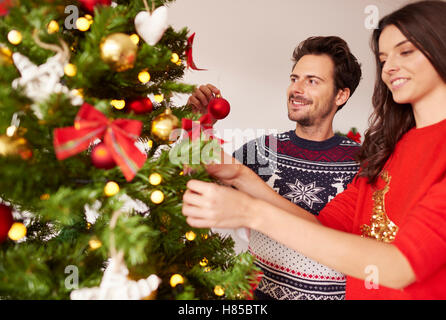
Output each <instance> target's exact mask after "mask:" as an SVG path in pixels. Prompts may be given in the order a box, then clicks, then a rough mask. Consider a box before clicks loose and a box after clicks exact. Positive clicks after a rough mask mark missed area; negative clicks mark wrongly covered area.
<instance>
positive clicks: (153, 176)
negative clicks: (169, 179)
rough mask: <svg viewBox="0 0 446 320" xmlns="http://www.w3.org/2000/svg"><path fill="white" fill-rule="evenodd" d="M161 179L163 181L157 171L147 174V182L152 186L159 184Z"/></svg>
mask: <svg viewBox="0 0 446 320" xmlns="http://www.w3.org/2000/svg"><path fill="white" fill-rule="evenodd" d="M161 181H163V177H161V175H160V174H159V173H156V172H155V173H152V174H151V175H150V176H149V183H150V184H151V185H152V186H157V185H159V184H160V183H161Z"/></svg>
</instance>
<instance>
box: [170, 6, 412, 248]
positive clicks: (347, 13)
mask: <svg viewBox="0 0 446 320" xmlns="http://www.w3.org/2000/svg"><path fill="white" fill-rule="evenodd" d="M405 3H408V1H405V0H336V1H335V0H276V1H271V0H269V1H267V0H177V1H176V2H175V3H174V4H172V5H170V6H169V19H170V24H172V25H173V26H174V27H175V28H177V29H178V28H182V27H188V28H189V30H190V31H191V33H192V32H196V36H195V43H194V47H193V53H194V60H195V63H196V65H197V66H198V67H199V68H205V69H208V71H188V72H187V73H186V76H185V78H184V82H186V83H192V84H197V85H198V84H206V83H212V84H214V85H216V86H217V87H219V88H220V89H221V90H222V94H223V97H225V98H226V99H227V100H228V101H229V102H230V103H231V108H232V110H231V113H230V115H229V116H228V118H226V119H225V120H223V121H221V122H219V123H218V124H217V125H216V129H217V130H218V131H219V132H223V130H224V129H236V128H239V129H248V128H252V129H276V130H278V131H280V132H281V131H287V130H292V129H295V124H294V123H293V122H291V121H290V120H288V116H287V107H286V89H287V87H288V84H289V75H290V73H291V68H292V62H291V55H292V52H293V50H294V48H295V47H296V46H297V45H298V43H299V42H300V41H302V40H304V39H306V38H308V37H310V36H316V35H323V36H328V35H337V36H340V37H342V38H344V39H345V40H346V41H347V43H348V44H349V45H350V48H351V50H352V52H353V54H354V55H355V56H356V57H357V58H358V59H359V61H360V62H361V64H362V67H363V80H362V82H361V84H360V86H359V87H358V89H357V91H356V92H355V94H354V95H353V97H352V98H351V99H350V101H349V103H348V104H347V105H346V106H345V107H344V109H343V110H342V111H341V112H339V113H338V115H337V116H336V118H335V126H334V128H335V130H340V131H342V132H347V131H348V130H349V129H350V128H351V127H356V128H358V130H359V131H360V132H361V134H363V133H364V131H365V130H366V128H367V124H368V117H369V115H370V113H371V111H372V106H371V96H372V93H373V86H374V81H375V65H374V64H375V63H374V58H373V56H372V52H371V50H370V47H369V41H370V36H371V30H368V29H367V28H366V27H365V20H366V18H367V16H368V15H367V14H366V13H364V10H365V8H366V7H367V6H368V5H375V6H377V7H378V9H379V11H380V16H381V17H382V16H384V15H385V14H387V13H389V12H390V11H393V10H395V9H397V8H399V7H400V6H401V5H402V4H405ZM186 100H187V96H186V97H184V96H179V97H177V103H178V104H184V103H185V102H186ZM242 142H243V141H238V142H234V143H233V144H231V143H230V144H228V145H226V147H225V149H227V151H231V150H235V149H236V148H238V147H239V146H240V144H241V143H242ZM245 142H246V141H245ZM228 149H229V150H228ZM238 248H240V247H238Z"/></svg>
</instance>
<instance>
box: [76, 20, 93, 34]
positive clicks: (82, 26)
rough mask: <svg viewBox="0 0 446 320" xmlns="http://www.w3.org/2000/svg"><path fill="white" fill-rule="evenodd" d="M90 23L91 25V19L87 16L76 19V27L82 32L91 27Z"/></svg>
mask: <svg viewBox="0 0 446 320" xmlns="http://www.w3.org/2000/svg"><path fill="white" fill-rule="evenodd" d="M90 25H91V23H90V21H89V20H88V19H87V18H85V17H80V18H78V19H77V20H76V28H77V29H78V30H79V31H82V32H85V31H87V30H88V29H90Z"/></svg>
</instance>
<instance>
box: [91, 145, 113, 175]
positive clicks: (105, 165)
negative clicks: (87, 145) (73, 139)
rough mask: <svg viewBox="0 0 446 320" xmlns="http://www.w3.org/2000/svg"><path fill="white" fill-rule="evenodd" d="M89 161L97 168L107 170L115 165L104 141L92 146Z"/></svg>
mask: <svg viewBox="0 0 446 320" xmlns="http://www.w3.org/2000/svg"><path fill="white" fill-rule="evenodd" d="M91 162H92V163H93V165H94V166H95V167H96V168H98V169H105V170H108V169H112V168H114V167H116V162H115V160H114V159H113V156H112V154H111V152H110V151H109V150H108V148H107V146H106V144H105V143H104V142H101V143H99V144H97V145H96V146H95V147H94V149H93V151H92V152H91Z"/></svg>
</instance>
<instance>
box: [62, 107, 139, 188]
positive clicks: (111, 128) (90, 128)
mask: <svg viewBox="0 0 446 320" xmlns="http://www.w3.org/2000/svg"><path fill="white" fill-rule="evenodd" d="M142 126H143V124H142V122H141V121H137V120H130V119H117V120H114V121H111V120H109V119H107V117H106V116H105V115H104V114H103V113H101V112H100V111H98V110H96V109H95V108H94V107H93V106H91V105H89V104H88V103H84V104H83V105H82V107H81V108H80V110H79V112H78V114H77V115H76V119H75V120H74V127H67V128H59V129H55V130H54V141H53V143H54V149H55V151H56V156H57V159H59V160H64V159H66V158H69V157H71V156H73V155H75V154H77V153H79V152H82V151H84V150H86V149H87V148H88V147H89V146H90V144H91V143H92V142H93V141H94V140H96V139H102V138H103V140H104V143H105V145H106V146H107V148H108V149H109V150H110V153H111V155H112V157H113V159H114V160H115V162H116V163H117V164H118V166H119V167H120V168H121V170H122V172H123V174H124V176H125V178H126V180H127V181H131V180H132V179H133V178H134V177H135V175H136V172H137V171H138V170H139V169H140V168H141V167H142V166H143V165H144V162H145V161H146V158H147V156H146V155H145V154H143V153H141V151H139V149H138V148H137V147H136V146H135V141H136V140H137V139H138V138H139V135H140V134H141V131H142Z"/></svg>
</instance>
